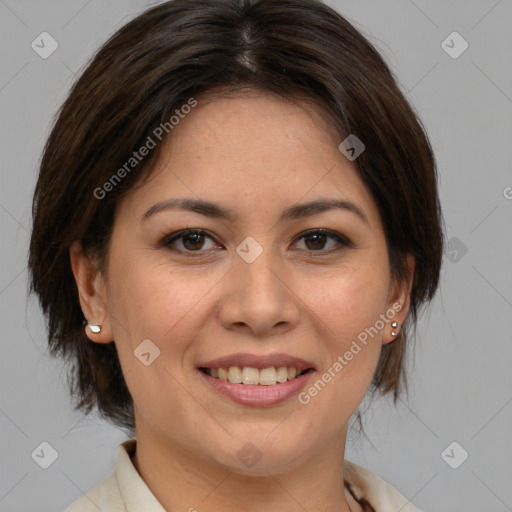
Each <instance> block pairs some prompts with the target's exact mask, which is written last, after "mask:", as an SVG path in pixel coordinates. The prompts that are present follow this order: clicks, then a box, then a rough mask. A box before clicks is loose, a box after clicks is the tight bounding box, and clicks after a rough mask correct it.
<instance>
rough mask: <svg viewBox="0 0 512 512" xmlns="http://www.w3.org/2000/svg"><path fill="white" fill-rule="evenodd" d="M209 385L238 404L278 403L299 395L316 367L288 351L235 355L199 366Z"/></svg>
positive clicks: (198, 368)
mask: <svg viewBox="0 0 512 512" xmlns="http://www.w3.org/2000/svg"><path fill="white" fill-rule="evenodd" d="M196 368H197V371H198V373H199V375H201V376H202V377H203V380H204V382H205V384H207V388H206V389H209V390H212V391H213V392H214V393H215V394H217V396H223V397H226V398H229V399H230V400H232V401H234V402H237V403H238V404H241V405H245V406H252V407H268V406H275V405H277V404H280V403H282V402H285V401H287V400H290V399H291V398H292V397H294V396H295V395H297V394H298V393H299V392H300V391H301V389H302V388H303V387H304V386H305V385H306V384H307V382H308V381H309V380H310V378H311V376H312V374H314V373H315V372H316V368H315V366H314V365H313V364H312V363H310V362H309V361H306V360H304V359H300V358H297V357H294V356H290V355H288V354H266V355H256V354H232V355H230V356H224V357H220V358H218V359H215V360H212V361H202V362H200V363H199V364H198V365H197V367H196Z"/></svg>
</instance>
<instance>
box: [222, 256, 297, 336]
mask: <svg viewBox="0 0 512 512" xmlns="http://www.w3.org/2000/svg"><path fill="white" fill-rule="evenodd" d="M291 276H292V274H291V272H290V269H286V268H285V265H284V264H283V262H282V261H279V257H277V256H275V255H273V254H271V251H270V250H264V251H263V252H262V253H261V254H260V256H258V258H256V260H254V261H252V263H248V262H247V261H245V260H244V259H243V258H242V257H240V256H239V255H238V254H236V255H235V256H234V262H233V267H232V269H231V272H230V273H229V275H228V276H226V278H227V285H226V287H225V293H223V294H222V299H221V300H222V303H221V305H220V309H219V319H220V322H221V324H222V325H223V327H224V328H225V329H228V330H238V331H240V332H243V333H245V334H250V335H252V336H255V337H269V336H272V335H274V334H278V333H281V334H282V333H283V332H285V331H287V330H290V329H293V328H295V326H296V325H297V323H298V321H299V316H300V311H301V307H300V304H301V300H300V298H299V297H298V295H297V294H296V292H295V291H294V290H293V283H292V282H291V281H292V278H291Z"/></svg>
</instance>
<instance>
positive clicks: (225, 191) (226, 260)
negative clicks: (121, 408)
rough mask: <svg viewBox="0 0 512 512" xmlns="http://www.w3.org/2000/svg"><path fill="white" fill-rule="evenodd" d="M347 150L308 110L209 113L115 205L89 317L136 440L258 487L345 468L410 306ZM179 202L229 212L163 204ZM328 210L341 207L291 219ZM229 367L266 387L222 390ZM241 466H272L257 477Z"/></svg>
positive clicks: (85, 301)
mask: <svg viewBox="0 0 512 512" xmlns="http://www.w3.org/2000/svg"><path fill="white" fill-rule="evenodd" d="M341 140H342V139H341V138H340V136H339V135H337V134H336V133H335V131H334V130H333V128H332V127H330V126H329V125H328V124H327V123H326V121H325V120H324V119H323V117H322V116H321V114H320V113H319V112H317V111H316V110H314V109H313V108H312V107H311V106H308V105H307V104H304V103H299V104H294V103H288V102H285V101H284V100H283V99H281V98H278V97H274V96H272V95H263V94H258V93H253V94H251V95H243V96H241V95H239V96H237V97H230V98H216V99H215V98H214V99H210V100H209V101H201V100H200V99H199V100H198V105H197V106H196V107H195V108H194V109H193V110H192V111H191V112H190V113H189V114H188V115H187V116H185V117H184V118H183V119H181V120H180V122H179V124H178V125H177V126H175V127H174V129H173V131H172V138H170V139H169V140H168V141H167V142H166V144H165V147H164V148H163V152H162V155H161V157H160V160H159V162H158V163H157V165H156V167H155V169H154V170H153V172H152V174H151V176H150V178H149V179H148V180H146V181H145V182H144V183H142V184H141V186H139V187H136V188H134V189H133V190H132V191H131V192H130V194H129V195H128V196H127V197H126V198H124V199H123V201H122V202H121V203H120V204H119V206H118V210H117V212H116V219H115V224H114V228H113V233H112V238H111V242H110V249H109V260H108V269H107V272H106V274H105V275H96V276H95V279H94V285H93V288H94V291H93V292H91V294H90V296H88V297H85V296H82V297H81V300H82V305H83V307H84V311H85V312H86V316H87V314H89V315H96V316H95V317H91V316H88V319H89V320H90V323H102V324H103V327H104V328H103V329H102V334H101V335H94V334H90V333H89V336H90V338H91V340H93V341H96V342H100V343H101V342H109V341H112V340H115V343H116V347H117V350H118V353H119V357H120V361H121V365H122V369H123V373H124V376H125V379H126V383H127V385H128V388H129V390H130V392H131V394H132V396H133V400H134V403H135V409H136V426H137V431H138V433H137V435H138V436H139V432H144V433H145V435H151V436H153V437H154V438H155V439H159V442H161V443H163V444H165V445H167V446H168V447H172V448H174V449H180V450H184V451H186V452H188V453H190V454H192V455H194V456H196V457H198V458H203V459H204V460H205V461H209V462H213V463H216V464H222V465H225V466H228V467H231V468H237V470H238V471H242V472H247V473H257V472H261V471H276V470H285V469H286V468H287V467H288V466H290V465H291V464H294V463H297V462H298V461H301V460H302V461H306V460H308V459H311V458H312V457H313V456H314V455H315V454H318V453H323V452H327V451H328V450H329V451H332V449H333V447H334V449H335V450H337V449H339V450H341V451H342V450H343V447H342V446H341V441H340V440H341V439H344V435H345V433H346V426H347V422H348V420H349V418H350V416H351V415H352V413H353V412H354V411H355V410H356V408H357V407H358V405H359V404H360V402H361V400H362V398H363V396H364V395H365V393H366V391H367V389H368V387H369V385H370V382H371V379H372V376H373V374H374V372H375V368H376V365H377V362H378V359H379V355H380V352H381V348H382V344H383V343H387V342H390V341H392V340H393V339H395V337H396V336H393V335H391V334H390V333H391V331H392V330H393V329H392V328H391V325H390V324H391V322H392V321H393V320H396V321H398V322H399V323H400V324H401V323H402V322H403V320H404V319H405V315H406V313H407V308H408V297H407V295H406V293H405V290H406V288H407V287H406V286H405V285H400V284H397V285H395V284H394V283H393V282H392V280H391V275H390V270H389V260H388V254H387V248H386V240H385V236H384V233H383V227H382V223H381V219H380V217H379V213H378V210H377V206H376V203H375V201H374V199H373V198H372V196H371V195H370V193H369V192H368V190H367V189H366V188H365V186H364V184H363V183H362V181H361V180H360V178H359V177H358V175H357V173H356V171H355V167H354V163H352V162H350V161H349V160H348V159H347V158H346V157H345V156H344V155H343V154H342V153H341V152H340V151H339V150H338V145H339V144H340V142H341ZM184 198H187V199H191V200H194V201H196V200H198V201H199V200H200V201H207V202H209V203H214V204H215V205H216V206H217V207H218V209H219V210H214V209H211V208H210V209H207V208H203V209H196V210H197V211H191V210H190V209H185V208H180V207H176V206H175V207H171V206H170V205H169V203H168V202H169V201H170V200H175V199H184ZM323 200H326V201H338V202H339V205H340V206H339V207H331V208H324V209H323V210H320V209H315V208H310V209H309V210H308V209H304V208H303V209H300V208H297V207H298V206H300V205H304V204H306V203H310V202H314V201H323ZM166 202H167V203H166ZM155 205H157V206H155ZM291 208H294V209H293V210H289V209H291ZM224 210H225V211H226V212H228V216H227V217H224V216H221V215H220V214H219V211H224ZM283 212H288V214H287V215H285V216H284V217H283ZM214 214H215V215H214ZM186 230H201V231H189V232H188V233H187V232H186ZM79 266H80V264H78V265H75V266H74V268H78V267H79ZM75 275H77V274H76V273H75ZM100 303H101V304H102V306H98V304H100ZM398 303H400V304H401V306H398V305H397V304H398ZM399 309H401V311H399V312H398V310H399ZM99 316H100V317H101V318H99ZM141 343H142V345H141ZM240 355H241V356H240ZM238 356H240V357H239V358H238V359H237V357H238ZM244 357H245V358H244ZM218 358H226V359H225V360H224V361H220V362H219V361H217V362H215V360H217V359H218ZM294 358H297V359H294ZM299 359H300V361H301V362H302V364H303V365H304V366H303V367H301V362H299ZM208 363H209V364H208ZM235 363H238V366H240V367H241V369H243V367H244V366H246V369H245V370H242V378H243V379H244V382H249V383H250V382H260V381H252V380H251V379H254V378H256V379H257V378H259V379H261V382H263V383H259V384H245V383H244V382H242V383H230V382H225V381H224V380H222V379H221V378H215V375H216V371H215V370H217V373H218V374H219V375H220V376H221V377H223V376H224V373H223V371H221V370H220V369H219V368H222V367H223V368H225V369H227V370H229V367H231V366H237V364H235ZM199 367H211V368H210V370H206V373H205V371H203V370H200V369H199ZM269 367H276V372H273V370H265V371H264V372H258V368H269ZM279 367H284V368H286V370H283V369H282V368H281V370H279ZM293 367H301V368H300V369H302V370H307V371H305V373H303V374H302V375H301V376H299V377H296V378H292V377H293V370H291V368H293ZM212 369H213V371H211V370H212ZM255 372H256V373H255ZM207 373H213V376H209V375H207ZM237 375H238V372H237V370H236V369H235V370H232V371H231V372H229V378H230V379H232V380H237ZM283 376H284V377H283ZM288 377H289V378H290V379H291V380H288V381H286V382H276V380H275V379H277V378H279V379H281V380H283V378H284V379H287V378H288ZM245 379H246V380H245ZM266 379H269V380H266ZM274 382H276V383H275V384H273V383H274ZM315 383H316V386H315ZM248 442H250V443H252V445H253V446H254V447H256V448H254V447H250V448H249V447H248V445H246V443H248ZM242 449H243V450H246V451H247V450H248V451H249V452H251V450H254V451H256V450H257V453H261V454H262V455H263V456H262V458H261V461H260V462H259V463H258V464H257V465H256V466H254V468H251V467H250V466H249V465H248V464H247V463H246V462H245V461H244V460H243V456H242V455H243V454H244V453H245V452H243V451H242V452H240V450H242Z"/></svg>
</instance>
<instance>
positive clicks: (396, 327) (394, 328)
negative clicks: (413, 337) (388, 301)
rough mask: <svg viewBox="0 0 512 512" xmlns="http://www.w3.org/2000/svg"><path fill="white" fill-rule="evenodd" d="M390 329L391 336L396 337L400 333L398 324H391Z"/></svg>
mask: <svg viewBox="0 0 512 512" xmlns="http://www.w3.org/2000/svg"><path fill="white" fill-rule="evenodd" d="M391 327H392V328H393V330H392V331H391V336H396V335H397V334H398V333H399V332H400V326H399V325H398V322H391Z"/></svg>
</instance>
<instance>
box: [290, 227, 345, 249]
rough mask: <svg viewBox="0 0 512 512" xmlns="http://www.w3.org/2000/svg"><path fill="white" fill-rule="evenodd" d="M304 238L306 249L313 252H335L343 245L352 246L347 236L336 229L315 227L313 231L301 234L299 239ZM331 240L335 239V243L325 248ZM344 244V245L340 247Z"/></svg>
mask: <svg viewBox="0 0 512 512" xmlns="http://www.w3.org/2000/svg"><path fill="white" fill-rule="evenodd" d="M302 239H304V240H305V241H306V243H305V246H306V250H308V251H313V252H325V253H329V252H333V251H336V250H339V249H341V248H343V247H350V246H352V243H351V242H350V240H348V239H347V238H346V237H344V236H343V235H341V234H340V233H337V232H336V231H330V230H328V229H315V230H312V231H308V232H307V233H304V234H302V235H301V236H300V238H299V240H302ZM329 239H330V240H333V241H334V244H332V243H331V247H330V248H328V249H327V250H324V249H325V245H326V243H327V242H328V241H329ZM340 246H342V247H340Z"/></svg>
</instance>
